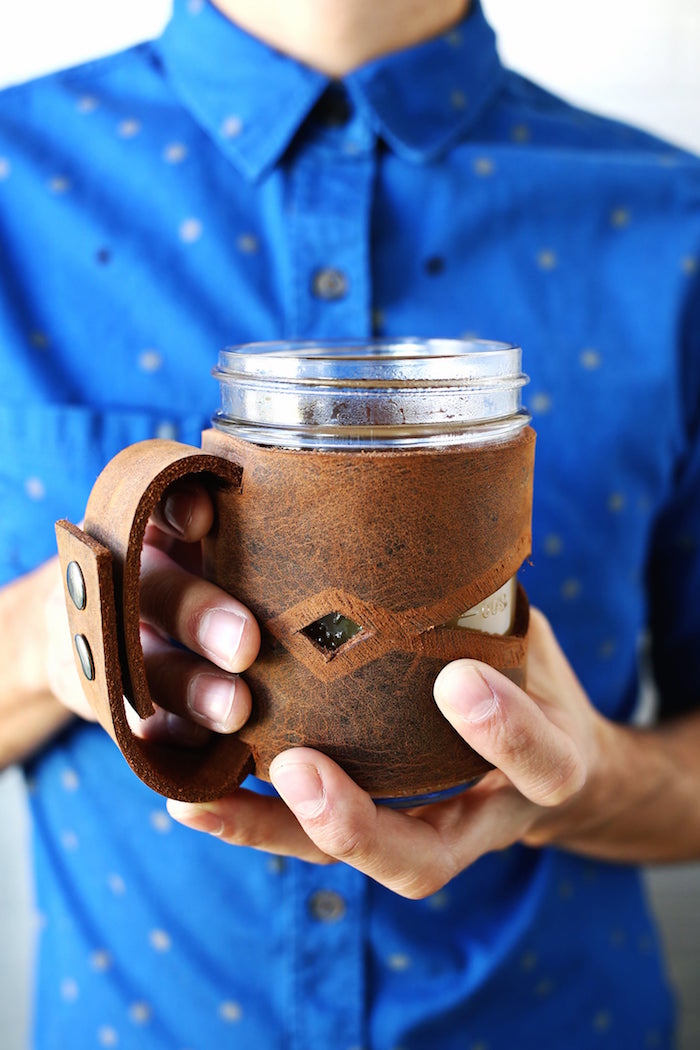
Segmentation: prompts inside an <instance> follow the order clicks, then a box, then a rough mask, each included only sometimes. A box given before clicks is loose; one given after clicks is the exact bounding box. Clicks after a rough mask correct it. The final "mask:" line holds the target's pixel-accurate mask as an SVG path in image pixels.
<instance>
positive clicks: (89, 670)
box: [73, 634, 95, 682]
mask: <svg viewBox="0 0 700 1050" xmlns="http://www.w3.org/2000/svg"><path fill="white" fill-rule="evenodd" d="M73 641H74V643H75V651H76V653H77V654H78V659H79V660H80V666H81V667H82V669H83V674H84V675H85V677H86V678H87V680H88V682H92V681H94V679H95V664H94V662H93V659H92V653H91V651H90V646H89V644H88V640H87V638H86V637H85V635H84V634H76V636H75V638H74V639H73Z"/></svg>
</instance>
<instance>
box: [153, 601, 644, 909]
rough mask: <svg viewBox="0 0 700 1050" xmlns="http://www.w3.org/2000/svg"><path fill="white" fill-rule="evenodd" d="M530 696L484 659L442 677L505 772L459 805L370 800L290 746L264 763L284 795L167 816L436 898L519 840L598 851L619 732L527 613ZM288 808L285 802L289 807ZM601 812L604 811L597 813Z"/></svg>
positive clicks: (173, 806) (454, 713)
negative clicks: (397, 806) (342, 865)
mask: <svg viewBox="0 0 700 1050" xmlns="http://www.w3.org/2000/svg"><path fill="white" fill-rule="evenodd" d="M528 690H529V691H528V693H525V692H524V691H523V690H521V689H519V688H518V687H517V686H515V685H514V684H513V683H512V682H511V681H510V680H509V679H507V678H505V677H504V676H503V675H501V674H499V673H498V672H497V671H494V670H493V669H492V668H490V667H487V666H485V665H483V664H478V663H476V662H474V661H470V660H459V661H456V662H454V663H452V664H449V665H448V666H447V667H445V668H444V669H443V671H442V672H441V673H440V675H439V676H438V678H437V680H436V683H435V698H436V701H437V703H438V705H439V707H440V709H441V711H442V713H443V714H444V715H445V717H446V718H447V719H448V720H449V721H450V722H451V723H452V725H453V726H454V728H455V729H456V730H457V731H458V732H459V733H460V734H461V735H462V736H463V737H464V739H465V740H467V741H468V742H469V743H470V744H471V745H472V746H473V747H474V748H475V749H476V750H477V751H478V752H479V753H480V754H481V755H483V756H484V757H485V758H487V759H488V760H489V761H491V762H492V763H493V764H494V765H495V766H496V767H497V768H496V769H495V770H493V771H492V772H490V773H488V774H487V775H486V776H485V777H484V778H483V779H482V780H481V781H480V782H479V783H477V784H475V785H473V786H472V787H471V788H469V789H468V790H466V791H465V792H464V793H462V794H461V795H459V796H458V797H455V798H453V799H450V800H447V801H444V802H440V803H437V804H434V805H430V806H424V807H419V808H415V809H413V810H410V811H398V810H392V809H390V808H388V807H384V806H376V805H374V803H373V802H372V800H371V799H370V797H369V796H368V795H367V794H366V793H365V792H364V791H362V790H361V789H360V788H359V787H358V786H357V785H356V784H354V783H353V782H352V781H351V780H350V778H349V777H348V776H347V775H346V774H345V773H344V772H343V771H342V770H341V769H340V768H339V767H338V766H337V765H336V764H335V763H334V762H332V761H331V760H330V759H329V758H327V757H326V756H325V755H322V754H320V753H318V752H317V751H313V750H311V749H308V748H295V749H293V750H290V751H287V752H284V753H283V754H281V755H279V756H277V758H276V759H275V760H274V761H273V763H272V765H271V769H270V775H271V779H272V781H273V784H274V786H275V787H276V788H277V791H278V792H279V794H280V795H281V797H282V799H283V800H284V802H282V801H281V800H280V799H275V798H269V797H266V796H258V795H254V794H252V793H249V792H246V791H238V792H236V793H235V794H234V795H232V796H230V797H228V798H225V799H221V800H219V801H217V802H212V803H207V804H206V805H199V806H195V805H190V804H185V803H179V802H178V803H174V802H169V803H168V806H169V809H170V812H171V814H172V816H173V817H175V818H176V819H178V820H180V821H182V822H183V823H186V824H188V825H189V826H191V827H193V828H197V829H199V830H202V831H208V832H210V833H212V834H215V835H217V836H219V837H220V838H221V839H222V840H223V841H225V842H228V843H231V844H239V845H249V846H254V847H257V848H260V849H264V850H269V851H272V852H275V853H278V854H289V855H294V856H297V857H300V858H302V859H304V860H307V861H313V862H317V863H330V862H332V861H334V860H342V861H344V862H346V863H348V864H351V865H352V866H354V867H356V868H357V869H359V870H360V871H362V872H364V873H365V874H367V875H369V876H371V877H372V878H374V879H376V880H377V881H379V882H381V883H383V884H384V885H385V886H388V887H389V888H391V889H393V890H395V891H396V892H398V893H401V894H403V895H405V896H408V897H423V896H426V895H428V894H430V893H433V892H435V891H436V890H438V889H439V888H440V887H441V886H443V885H444V884H445V883H446V882H448V881H449V880H450V879H451V878H452V877H454V876H455V875H456V874H457V873H458V872H459V871H461V870H462V869H463V868H465V867H467V866H468V865H469V864H471V863H473V861H475V860H476V859H477V858H478V857H480V856H481V855H482V854H484V853H486V852H489V851H491V850H497V849H502V848H505V847H507V846H509V845H511V844H512V843H514V842H518V841H519V842H524V843H527V844H530V845H544V844H547V843H550V842H557V843H559V844H565V845H571V846H572V848H581V849H584V850H585V849H586V848H587V846H588V845H589V844H590V846H591V850H592V851H593V852H594V851H595V850H596V842H597V838H598V837H599V836H600V834H601V832H600V827H601V825H602V824H603V818H602V817H601V815H600V814H601V807H602V806H603V804H604V803H607V802H609V801H610V800H609V797H608V795H607V793H606V792H607V791H608V789H609V787H610V786H611V785H612V786H613V789H614V782H615V778H614V777H613V776H611V775H610V774H611V768H612V765H611V755H612V754H614V752H615V747H616V742H617V734H619V733H625V732H628V731H626V730H623V729H621V728H620V727H616V726H614V725H613V724H612V723H610V722H608V721H607V720H605V719H604V718H603V717H602V716H601V715H600V714H599V713H598V712H596V710H595V709H594V708H593V707H592V705H591V704H590V702H589V701H588V699H587V697H586V695H585V693H584V691H583V689H582V687H581V685H580V683H579V682H578V680H577V678H576V676H575V675H574V673H573V671H572V669H571V667H570V666H569V664H568V662H567V660H566V658H565V657H564V654H563V653H562V651H561V649H560V648H559V646H558V644H557V642H556V640H555V638H554V635H553V634H552V631H551V629H550V627H549V624H548V623H547V621H546V620H545V618H544V616H542V614H540V613H538V612H537V611H536V610H533V615H532V627H531V636H530V653H529V659H528ZM284 803H286V806H285V805H284ZM603 812H605V810H603Z"/></svg>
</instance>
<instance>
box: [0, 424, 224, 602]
mask: <svg viewBox="0 0 700 1050" xmlns="http://www.w3.org/2000/svg"><path fill="white" fill-rule="evenodd" d="M207 425H208V421H207V419H206V417H203V416H202V415H201V414H199V413H197V414H194V413H193V414H191V415H186V416H180V417H170V418H164V417H163V416H162V414H158V413H156V412H154V413H151V412H148V411H141V410H121V409H112V408H108V409H92V408H87V407H85V406H82V405H54V404H40V403H39V404H30V405H17V404H2V403H0V449H1V450H2V451H1V453H0V584H3V583H7V582H8V581H9V580H11V579H13V578H14V577H15V576H18V575H20V574H22V573H24V572H28V571H29V570H30V569H33V568H34V567H35V566H36V565H38V564H39V563H40V562H42V561H44V560H45V559H46V558H49V557H51V555H53V554H55V553H56V540H55V535H54V523H55V521H56V520H57V519H58V518H69V519H70V520H71V521H75V522H78V521H80V519H81V518H82V516H83V513H84V510H85V504H86V502H87V498H88V495H89V493H90V489H91V488H92V486H93V484H94V481H95V478H96V477H97V475H98V474H99V472H100V471H101V470H102V468H103V467H104V465H105V463H107V461H108V460H109V459H111V458H112V456H114V455H116V453H117V452H119V451H120V449H122V448H124V447H125V446H126V445H131V444H133V443H134V442H136V441H141V440H144V439H145V438H153V437H165V438H171V439H175V440H179V441H185V442H188V443H190V444H194V445H199V443H200V434H201V431H202V429H203V427H205V426H207Z"/></svg>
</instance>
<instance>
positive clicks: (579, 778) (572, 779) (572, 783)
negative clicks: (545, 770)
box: [537, 751, 586, 806]
mask: <svg viewBox="0 0 700 1050" xmlns="http://www.w3.org/2000/svg"><path fill="white" fill-rule="evenodd" d="M585 783H586V767H585V764H584V762H583V760H582V759H581V757H580V756H579V755H578V754H577V753H576V752H575V751H571V752H569V754H568V755H566V756H565V757H564V758H563V759H562V760H561V761H560V762H559V763H558V765H557V766H556V768H555V769H553V770H552V771H551V772H550V773H549V775H548V777H547V779H546V781H545V782H544V784H543V786H542V789H541V792H539V793H538V794H539V797H538V799H537V801H538V802H539V803H540V805H543V806H560V805H563V803H565V802H570V801H571V799H572V798H574V797H575V796H576V795H578V794H579V792H580V791H581V790H582V789H583V787H584V785H585Z"/></svg>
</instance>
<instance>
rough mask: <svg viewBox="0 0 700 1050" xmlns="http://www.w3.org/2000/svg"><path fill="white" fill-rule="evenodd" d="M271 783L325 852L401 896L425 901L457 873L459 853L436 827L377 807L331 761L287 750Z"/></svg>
mask: <svg viewBox="0 0 700 1050" xmlns="http://www.w3.org/2000/svg"><path fill="white" fill-rule="evenodd" d="M270 778H271V780H272V782H273V784H274V785H275V787H276V788H277V790H278V792H279V793H280V795H281V796H282V798H283V799H284V801H285V802H286V803H287V805H288V806H289V807H290V809H291V810H292V812H293V813H294V815H295V816H296V818H297V820H298V821H299V824H300V825H301V827H302V828H303V829H304V831H305V832H306V834H307V835H308V836H309V838H310V839H311V840H312V841H313V842H314V843H315V844H316V846H317V847H318V848H319V850H321V852H322V853H324V854H327V855H328V856H331V857H333V858H334V859H336V860H340V861H343V862H344V863H346V864H350V865H352V866H353V867H354V868H357V869H358V871H362V872H364V874H365V875H368V876H369V877H370V878H372V879H375V880H376V881H377V882H380V883H382V885H384V886H387V887H389V888H390V889H392V890H394V891H395V892H397V893H400V894H402V895H403V896H407V897H412V898H418V897H424V896H427V895H428V894H430V893H433V892H435V890H436V889H437V888H439V887H440V886H443V885H444V884H445V883H446V882H448V881H449V880H450V879H451V878H452V877H453V876H454V875H456V874H457V871H458V870H459V867H458V864H457V860H456V857H455V854H454V853H453V852H452V851H451V850H450V849H447V848H445V847H444V845H443V843H442V842H441V839H440V834H439V832H438V830H437V829H436V828H435V827H434V826H432V825H431V824H430V823H428V822H427V821H424V820H420V819H416V817H415V816H411V815H409V814H407V813H401V812H399V811H397V810H392V809H389V808H387V807H385V806H376V805H375V804H374V803H373V802H372V799H371V798H370V797H369V795H368V794H367V793H366V792H364V791H362V790H361V789H360V788H359V787H358V786H357V784H355V783H354V782H353V781H352V780H351V779H350V778H349V777H348V776H347V774H345V773H344V772H343V770H342V769H340V767H339V766H337V765H336V764H335V763H334V762H332V761H331V760H330V759H329V758H327V756H325V755H322V754H320V753H319V752H317V751H312V750H311V749H309V748H295V749H293V750H290V751H286V752H284V753H283V754H282V755H278V756H277V758H275V759H274V761H273V762H272V764H271V766H270Z"/></svg>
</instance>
